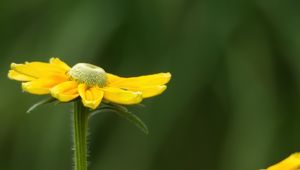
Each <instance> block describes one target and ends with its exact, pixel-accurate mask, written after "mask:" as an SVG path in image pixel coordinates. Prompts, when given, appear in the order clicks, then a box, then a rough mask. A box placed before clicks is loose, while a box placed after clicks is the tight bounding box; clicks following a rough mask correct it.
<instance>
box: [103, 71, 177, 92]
mask: <svg viewBox="0 0 300 170" xmlns="http://www.w3.org/2000/svg"><path fill="white" fill-rule="evenodd" d="M107 76H108V77H107V78H108V82H110V83H109V86H113V87H121V88H140V87H144V86H155V85H164V84H166V83H168V82H169V81H170V79H171V74H170V73H158V74H152V75H146V76H139V77H131V78H124V77H118V76H116V75H112V74H108V75H107Z"/></svg>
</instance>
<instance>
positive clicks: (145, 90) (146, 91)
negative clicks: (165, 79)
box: [138, 85, 167, 98]
mask: <svg viewBox="0 0 300 170" xmlns="http://www.w3.org/2000/svg"><path fill="white" fill-rule="evenodd" d="M166 89H167V86H165V85H161V86H147V87H141V88H139V89H138V90H139V91H140V92H142V94H143V98H148V97H154V96H157V95H160V94H161V93H162V92H164V91H165V90H166Z"/></svg>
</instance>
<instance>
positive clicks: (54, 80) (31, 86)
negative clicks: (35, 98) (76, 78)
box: [22, 75, 67, 95]
mask: <svg viewBox="0 0 300 170" xmlns="http://www.w3.org/2000/svg"><path fill="white" fill-rule="evenodd" d="M64 81H67V78H66V77H64V76H59V75H56V76H50V77H43V78H39V79H36V80H33V81H29V82H26V83H22V88H23V90H24V91H26V92H29V93H32V94H38V95H42V94H48V93H50V89H51V88H52V87H54V86H56V85H57V84H59V83H61V82H64Z"/></svg>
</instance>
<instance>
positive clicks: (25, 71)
mask: <svg viewBox="0 0 300 170" xmlns="http://www.w3.org/2000/svg"><path fill="white" fill-rule="evenodd" d="M11 69H12V70H14V71H15V72H17V73H19V74H22V75H25V76H27V77H31V78H32V79H38V78H42V77H49V76H52V75H65V74H66V72H67V71H68V69H69V67H68V66H67V65H66V64H65V63H63V62H62V61H60V60H59V59H57V58H56V59H55V58H53V59H51V60H50V63H45V62H26V63H25V64H15V63H12V64H11Z"/></svg>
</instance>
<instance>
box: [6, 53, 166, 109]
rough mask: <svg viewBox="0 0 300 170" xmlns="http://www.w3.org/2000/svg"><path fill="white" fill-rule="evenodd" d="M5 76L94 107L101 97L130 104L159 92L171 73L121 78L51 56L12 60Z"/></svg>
mask: <svg viewBox="0 0 300 170" xmlns="http://www.w3.org/2000/svg"><path fill="white" fill-rule="evenodd" d="M8 77H9V78H10V79H13V80H17V81H21V82H22V88H23V90H24V91H26V92H29V93H32V94H37V95H43V94H51V95H52V96H53V97H54V98H56V99H58V100H59V101H61V102H69V101H72V100H74V99H76V98H77V97H81V99H82V103H83V104H84V106H85V107H89V108H91V109H96V108H97V107H98V106H99V105H100V103H101V101H102V100H106V101H109V102H113V103H117V104H124V105H131V104H137V103H140V102H141V101H142V100H143V98H148V97H153V96H156V95H159V94H161V93H162V92H163V91H165V90H166V88H167V86H166V85H165V84H166V83H168V82H169V81H170V79H171V74H170V73H158V74H153V75H146V76H140V77H132V78H124V77H119V76H116V75H113V74H109V73H106V72H105V71H104V70H103V69H102V68H100V67H98V66H95V65H91V64H87V63H79V64H76V65H74V66H73V67H72V68H71V67H69V66H68V65H67V64H66V63H64V62H63V61H61V60H60V59H58V58H51V59H50V61H49V63H45V62H26V63H24V64H15V63H12V64H11V70H10V71H9V73H8Z"/></svg>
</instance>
